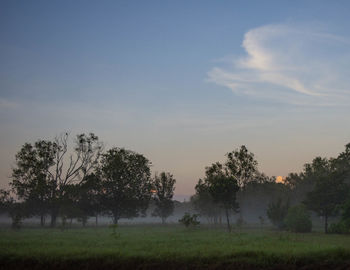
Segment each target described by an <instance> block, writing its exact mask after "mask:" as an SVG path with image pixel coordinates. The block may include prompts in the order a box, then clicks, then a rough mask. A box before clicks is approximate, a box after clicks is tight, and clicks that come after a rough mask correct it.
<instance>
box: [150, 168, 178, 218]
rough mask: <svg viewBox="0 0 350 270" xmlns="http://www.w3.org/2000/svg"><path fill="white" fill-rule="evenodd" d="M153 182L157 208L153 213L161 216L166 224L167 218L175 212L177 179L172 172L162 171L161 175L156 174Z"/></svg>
mask: <svg viewBox="0 0 350 270" xmlns="http://www.w3.org/2000/svg"><path fill="white" fill-rule="evenodd" d="M153 182H154V183H153V184H154V191H155V193H154V201H155V205H156V208H155V209H154V212H153V214H152V215H153V216H158V217H161V219H162V223H163V224H164V223H165V220H166V218H167V217H169V216H170V215H171V214H172V213H173V212H174V201H173V196H174V190H175V183H176V180H175V179H174V177H173V175H172V174H170V173H166V172H161V173H160V175H157V174H156V175H155V176H154V181H153Z"/></svg>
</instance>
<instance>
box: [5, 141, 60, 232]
mask: <svg viewBox="0 0 350 270" xmlns="http://www.w3.org/2000/svg"><path fill="white" fill-rule="evenodd" d="M56 151H57V145H56V144H55V143H53V142H50V141H44V140H39V141H37V142H35V143H34V145H32V144H30V143H26V144H24V145H23V147H22V148H21V150H20V151H19V152H18V153H17V154H16V167H15V168H14V169H13V171H12V182H11V183H10V185H11V187H12V190H13V191H14V192H15V194H16V195H17V196H18V198H19V199H20V200H23V201H25V202H26V203H27V205H29V206H30V207H29V209H30V210H31V211H30V212H32V213H33V214H37V215H39V216H40V224H41V226H44V222H45V220H44V218H45V215H46V214H47V213H48V210H49V207H50V203H51V202H50V199H51V192H50V191H51V189H52V182H51V181H50V179H49V173H48V171H49V169H50V168H51V167H52V166H53V165H54V163H55V162H54V159H55V154H56Z"/></svg>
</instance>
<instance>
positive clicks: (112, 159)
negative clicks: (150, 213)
mask: <svg viewBox="0 0 350 270" xmlns="http://www.w3.org/2000/svg"><path fill="white" fill-rule="evenodd" d="M150 166H151V163H150V161H149V160H148V159H147V158H145V157H144V156H143V155H141V154H138V153H135V152H133V151H130V150H126V149H124V148H112V149H110V150H109V151H107V153H106V154H104V155H103V156H102V162H101V168H100V175H101V177H102V178H101V179H102V189H103V196H102V203H103V205H104V208H105V210H106V211H107V212H108V213H110V214H111V215H112V216H113V222H114V223H115V224H117V223H118V220H119V219H120V218H123V217H124V218H132V217H137V216H139V215H140V214H145V211H146V209H147V207H148V204H149V201H150V199H151V195H152V180H151V177H150V174H151V173H150Z"/></svg>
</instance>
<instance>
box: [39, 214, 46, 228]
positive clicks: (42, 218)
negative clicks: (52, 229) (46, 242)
mask: <svg viewBox="0 0 350 270" xmlns="http://www.w3.org/2000/svg"><path fill="white" fill-rule="evenodd" d="M40 226H41V227H44V226H45V215H43V214H41V215H40Z"/></svg>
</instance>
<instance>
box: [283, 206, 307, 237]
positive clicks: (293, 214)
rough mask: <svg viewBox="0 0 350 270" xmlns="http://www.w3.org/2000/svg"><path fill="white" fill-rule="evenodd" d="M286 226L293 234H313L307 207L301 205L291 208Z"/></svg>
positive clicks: (286, 219)
mask: <svg viewBox="0 0 350 270" xmlns="http://www.w3.org/2000/svg"><path fill="white" fill-rule="evenodd" d="M285 225H286V227H287V229H288V230H290V231H292V232H299V233H306V232H311V229H312V222H311V217H310V214H309V213H308V211H307V209H306V208H305V206H304V205H302V204H301V205H296V206H293V207H291V208H289V209H288V213H287V216H286V218H285Z"/></svg>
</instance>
